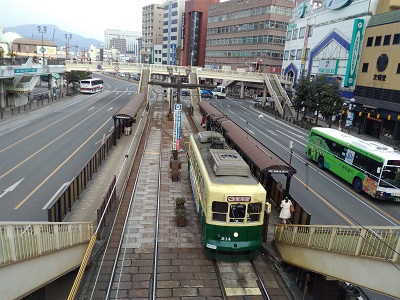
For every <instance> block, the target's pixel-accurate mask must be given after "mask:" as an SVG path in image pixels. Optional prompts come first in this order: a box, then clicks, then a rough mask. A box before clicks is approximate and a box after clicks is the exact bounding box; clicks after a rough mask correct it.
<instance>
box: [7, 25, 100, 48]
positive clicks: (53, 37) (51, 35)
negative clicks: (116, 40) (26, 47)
mask: <svg viewBox="0 0 400 300" xmlns="http://www.w3.org/2000/svg"><path fill="white" fill-rule="evenodd" d="M44 26H46V27H47V31H46V33H45V34H43V39H44V40H47V41H52V42H54V43H56V44H57V47H61V46H65V44H66V42H67V40H66V39H65V34H68V35H69V34H70V33H71V34H72V38H71V39H70V40H69V45H70V49H71V50H72V49H73V47H74V46H78V48H77V49H78V50H83V49H89V47H90V45H91V44H93V45H95V46H96V47H99V46H100V45H101V44H104V42H102V41H99V40H96V39H90V38H84V37H83V36H80V35H79V34H76V33H72V32H66V31H63V30H61V29H60V28H58V27H57V26H55V25H44ZM4 32H15V33H18V34H19V35H20V36H22V37H24V38H28V39H35V40H41V39H42V34H41V33H39V31H38V29H37V25H33V24H30V25H20V26H14V27H4Z"/></svg>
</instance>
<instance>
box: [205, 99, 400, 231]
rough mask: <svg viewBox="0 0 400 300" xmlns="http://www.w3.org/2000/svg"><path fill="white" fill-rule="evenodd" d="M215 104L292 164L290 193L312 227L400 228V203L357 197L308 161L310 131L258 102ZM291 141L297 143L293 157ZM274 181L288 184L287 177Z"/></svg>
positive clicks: (351, 189) (240, 101)
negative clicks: (268, 111) (262, 108)
mask: <svg viewBox="0 0 400 300" xmlns="http://www.w3.org/2000/svg"><path fill="white" fill-rule="evenodd" d="M211 101H212V102H213V103H215V104H216V106H217V108H218V109H220V110H221V111H222V112H223V113H224V114H226V115H227V116H229V118H230V119H232V120H233V121H234V122H236V123H237V124H238V125H239V126H241V127H242V128H244V129H245V130H246V131H247V132H248V134H249V135H251V136H253V137H255V138H256V139H258V140H259V141H260V142H261V143H263V144H264V145H265V146H266V147H268V148H269V149H270V150H272V151H273V152H274V153H275V154H277V156H279V157H280V158H281V159H282V160H284V161H286V162H287V163H289V162H290V161H291V165H292V166H293V167H294V168H296V170H297V174H296V175H295V176H294V177H293V178H292V181H291V187H290V193H291V195H292V197H293V198H294V199H295V200H296V201H297V202H298V203H299V204H300V205H301V206H302V207H303V208H305V209H306V210H307V211H308V212H309V213H310V214H311V223H312V224H326V225H352V226H357V225H364V226H366V225H374V226H394V225H396V226H399V225H400V203H393V202H381V201H376V200H373V199H372V198H371V197H369V196H367V195H365V194H357V193H356V192H354V190H353V188H352V186H351V185H349V184H348V183H346V182H344V181H343V180H341V179H340V178H338V177H336V176H335V175H333V174H331V173H330V172H327V171H326V170H320V169H319V168H318V167H317V165H316V163H315V162H313V161H311V160H310V159H308V157H307V156H306V155H305V149H306V145H307V137H308V131H306V130H304V129H302V128H299V127H297V126H293V125H292V124H290V123H288V122H285V121H283V120H281V119H276V118H275V117H273V116H271V115H268V114H265V113H263V112H261V111H259V110H257V109H255V108H254V101H250V100H245V101H243V100H238V99H229V98H227V99H221V100H211ZM290 141H293V153H292V155H291V153H290V150H289V143H290ZM291 156H292V158H291ZM279 176H281V178H280V177H279ZM274 178H275V179H276V180H278V181H280V182H281V183H282V184H283V185H285V182H286V178H284V175H274Z"/></svg>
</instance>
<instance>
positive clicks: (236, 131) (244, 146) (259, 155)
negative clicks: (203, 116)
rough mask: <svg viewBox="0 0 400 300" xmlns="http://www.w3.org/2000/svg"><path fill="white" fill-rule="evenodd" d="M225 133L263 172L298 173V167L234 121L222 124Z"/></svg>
mask: <svg viewBox="0 0 400 300" xmlns="http://www.w3.org/2000/svg"><path fill="white" fill-rule="evenodd" d="M222 127H223V128H224V131H225V134H226V135H227V136H228V137H229V138H230V139H231V140H232V141H233V142H234V143H235V144H236V145H237V147H239V148H240V149H241V150H242V151H243V152H244V153H246V155H247V156H248V157H249V158H250V160H251V161H252V162H253V164H255V165H256V166H257V168H259V169H260V171H261V172H271V173H278V174H279V173H282V174H287V173H290V174H292V175H293V174H296V169H295V168H293V167H292V166H290V165H289V164H287V163H286V162H285V161H283V160H282V159H281V158H280V157H278V156H276V155H275V153H274V152H272V151H271V150H269V149H268V148H267V147H265V146H264V145H263V144H261V143H260V142H259V141H257V140H256V139H255V138H253V137H252V136H251V135H249V134H248V133H247V132H245V131H244V130H243V129H241V128H240V127H239V126H238V125H236V124H235V123H234V122H232V121H226V122H224V123H223V124H222Z"/></svg>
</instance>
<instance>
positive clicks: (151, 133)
mask: <svg viewBox="0 0 400 300" xmlns="http://www.w3.org/2000/svg"><path fill="white" fill-rule="evenodd" d="M150 114H151V117H149V118H148V119H147V122H146V126H145V130H144V133H143V135H142V137H141V139H140V142H139V145H138V148H137V152H136V154H135V158H134V161H133V167H132V170H131V174H130V176H129V179H128V180H127V182H126V189H125V192H124V194H123V195H121V202H120V204H119V205H118V208H117V211H116V215H115V218H114V220H113V222H112V224H111V225H110V226H111V228H112V229H111V232H110V238H109V242H108V243H107V245H106V246H105V248H104V250H103V256H102V259H99V260H98V261H96V263H95V269H96V271H97V274H93V275H92V278H91V280H90V282H91V284H90V287H89V288H88V290H89V291H91V292H90V293H91V294H90V295H89V293H87V295H86V297H85V298H86V299H110V298H112V299H119V298H126V297H128V295H127V289H126V280H125V279H124V276H126V274H127V273H128V272H132V269H136V271H137V272H140V271H141V270H139V269H140V268H141V267H142V266H143V265H146V268H149V269H146V270H147V271H146V275H147V276H148V277H149V279H150V280H148V287H147V288H146V289H147V291H146V292H145V293H146V298H150V299H155V292H156V286H157V282H156V274H157V257H158V226H159V222H158V217H159V206H160V185H161V160H162V157H161V153H162V151H161V149H162V141H163V139H162V136H163V130H162V124H163V121H162V120H163V119H162V116H163V105H162V104H159V105H157V102H156V104H155V105H154V106H153V107H152V111H150ZM149 144H150V145H149ZM148 146H149V147H148ZM149 148H150V149H149ZM149 166H150V167H149ZM142 167H143V168H142ZM149 173H150V174H149ZM150 177H151V178H150ZM148 180H152V182H153V181H156V182H157V186H158V188H157V190H158V192H157V195H156V197H155V198H154V197H151V198H150V197H149V198H146V197H144V196H143V193H144V191H143V188H144V187H145V186H146V183H147V182H148ZM146 207H150V208H151V209H149V210H146ZM146 216H148V217H149V218H150V219H151V220H152V222H149V220H148V219H147V218H146ZM154 219H155V220H156V221H155V222H153V220H154ZM141 228H145V230H144V231H142V232H141V233H140V229H141ZM142 253H144V255H141V254H142ZM149 254H152V258H151V259H149ZM110 257H114V258H113V259H112V261H113V265H112V266H109V265H107V261H106V262H105V263H103V262H104V258H108V259H109V258H110ZM106 260H107V259H106ZM127 268H129V271H128V272H126V269H127ZM105 276H107V278H108V283H107V288H106V289H105V288H104V281H103V282H102V283H101V284H99V286H98V285H97V283H98V282H99V281H98V279H99V278H104V277H105ZM150 277H151V278H150ZM141 292H143V287H142V288H141ZM149 295H150V297H149Z"/></svg>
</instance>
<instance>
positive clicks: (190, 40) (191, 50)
mask: <svg viewBox="0 0 400 300" xmlns="http://www.w3.org/2000/svg"><path fill="white" fill-rule="evenodd" d="M218 3H219V0H202V1H199V0H187V1H186V2H185V13H184V16H183V20H184V21H183V23H182V24H183V28H182V38H183V46H182V51H181V54H182V59H181V60H182V65H184V66H201V67H204V63H205V57H206V51H205V49H206V41H207V21H208V7H209V6H210V5H214V4H218Z"/></svg>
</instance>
